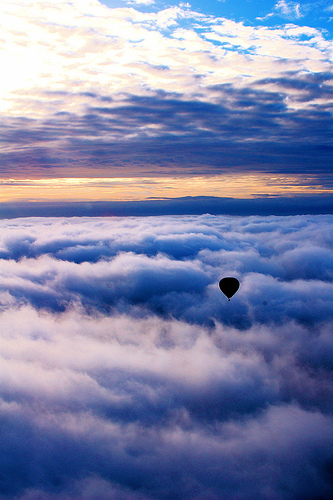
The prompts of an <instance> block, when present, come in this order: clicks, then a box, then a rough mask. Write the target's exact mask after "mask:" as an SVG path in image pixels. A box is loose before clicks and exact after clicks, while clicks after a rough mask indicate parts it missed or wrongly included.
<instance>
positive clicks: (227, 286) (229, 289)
mask: <svg viewBox="0 0 333 500" xmlns="http://www.w3.org/2000/svg"><path fill="white" fill-rule="evenodd" d="M219 287H220V290H221V292H223V293H224V295H225V296H226V297H228V300H230V298H231V297H232V296H233V295H235V293H236V292H237V290H238V288H239V281H238V279H237V278H232V277H231V276H228V277H226V278H222V279H221V280H220V282H219Z"/></svg>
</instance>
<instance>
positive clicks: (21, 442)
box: [0, 215, 333, 500]
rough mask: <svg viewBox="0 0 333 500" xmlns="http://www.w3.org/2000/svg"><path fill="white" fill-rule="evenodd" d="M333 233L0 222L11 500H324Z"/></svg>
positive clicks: (173, 221) (299, 223) (239, 222)
mask: <svg viewBox="0 0 333 500" xmlns="http://www.w3.org/2000/svg"><path fill="white" fill-rule="evenodd" d="M331 219H332V217H331V216H296V217H222V216H219V217H214V216H210V215H204V216H200V217H195V216H187V217H148V218H138V217H131V218H96V219H89V218H53V219H43V218H40V219H38V218H35V219H34V218H31V219H28V218H27V219H16V220H15V219H13V220H3V221H2V222H1V257H2V258H1V260H0V263H1V268H0V272H1V296H0V297H1V299H0V303H1V317H0V322H1V330H2V334H1V336H2V339H1V363H0V366H1V372H2V373H1V380H2V383H1V404H0V415H1V443H2V453H3V456H2V459H1V460H2V471H3V475H2V478H1V493H0V497H1V498H3V499H13V500H14V499H15V500H17V499H20V500H31V499H40V500H72V499H74V498H82V499H87V500H92V499H94V498H96V497H98V498H102V499H104V498H105V499H109V498H110V499H112V498H117V499H126V500H127V499H130V500H132V499H133V500H148V499H157V498H158V499H171V498H172V499H173V498H182V499H193V498H197V499H206V498H212V499H213V498H214V499H215V498H216V499H217V498H226V499H230V500H231V499H233V498H235V497H236V496H237V497H239V498H243V499H244V500H246V499H249V500H250V499H252V498H253V497H255V498H258V499H263V500H264V499H267V498H275V497H276V498H280V499H283V500H284V499H288V498H314V497H315V496H320V497H321V498H323V499H325V500H326V499H327V500H328V499H329V498H330V497H331V493H332V488H333V483H332V463H333V455H332V449H333V446H332V445H333V419H332V413H333V407H332V401H333V397H332V396H333V394H332V384H331V376H332V368H333V364H332V359H333V358H332V355H333V341H332V325H333V317H332V311H333V307H332V297H333V293H332V291H333V288H332V287H333V268H332V259H331V255H332V220H331ZM230 274H231V275H235V276H237V277H238V278H239V279H240V281H241V287H240V290H239V291H238V293H237V294H236V295H235V296H234V297H233V298H232V300H231V301H230V302H228V301H227V300H226V298H225V297H224V296H223V295H222V294H221V292H220V291H219V289H218V286H217V284H218V280H219V279H220V278H221V277H222V276H224V275H230Z"/></svg>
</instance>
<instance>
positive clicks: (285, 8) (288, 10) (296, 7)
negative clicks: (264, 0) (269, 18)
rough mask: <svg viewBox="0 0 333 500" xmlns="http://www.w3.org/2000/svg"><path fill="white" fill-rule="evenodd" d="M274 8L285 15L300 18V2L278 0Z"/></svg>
mask: <svg viewBox="0 0 333 500" xmlns="http://www.w3.org/2000/svg"><path fill="white" fill-rule="evenodd" d="M274 9H275V10H277V11H278V12H279V13H280V14H282V15H283V16H286V17H296V18H300V17H301V16H302V14H301V5H300V3H296V2H286V1H285V0H279V1H278V2H277V4H276V5H275V6H274Z"/></svg>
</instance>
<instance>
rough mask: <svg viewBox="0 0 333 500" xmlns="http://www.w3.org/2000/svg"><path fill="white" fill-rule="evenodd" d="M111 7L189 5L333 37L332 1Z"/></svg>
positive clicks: (146, 6)
mask: <svg viewBox="0 0 333 500" xmlns="http://www.w3.org/2000/svg"><path fill="white" fill-rule="evenodd" d="M101 3H103V4H105V5H107V6H108V7H111V8H112V7H123V6H124V5H127V6H131V7H135V8H136V9H138V10H142V11H154V10H155V11H156V10H161V9H163V8H167V7H169V6H179V5H187V6H188V7H187V8H189V9H192V10H195V11H197V12H202V13H204V14H211V15H212V16H215V17H218V16H220V17H227V18H228V19H232V20H234V21H236V22H244V23H245V24H251V25H261V26H271V27H272V26H276V25H281V24H284V23H286V22H292V23H293V24H296V25H299V26H302V25H306V26H312V27H315V28H321V29H322V30H325V31H327V34H330V35H332V29H333V28H332V22H333V3H332V2H331V1H330V0H317V1H313V2H311V1H309V0H300V1H299V2H294V1H288V0H276V1H271V0H207V1H203V0H194V1H191V2H177V1H176V2H175V1H170V2H165V1H160V0H155V1H152V0H146V1H145V0H142V1H140V0H132V1H126V0H117V1H113V0H103V1H102V2H101Z"/></svg>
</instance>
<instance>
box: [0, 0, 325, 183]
mask: <svg viewBox="0 0 333 500" xmlns="http://www.w3.org/2000/svg"><path fill="white" fill-rule="evenodd" d="M290 5H291V4H289V3H284V4H283V6H284V7H283V8H284V9H291V7H290ZM1 8H2V10H3V13H2V14H3V19H4V23H3V24H4V29H5V35H4V36H5V37H6V40H7V45H6V52H3V58H4V59H3V63H2V66H3V68H6V71H4V78H3V79H2V81H1V88H0V91H1V93H2V96H3V101H2V102H3V106H4V108H3V120H2V125H3V126H2V127H1V131H2V132H1V133H2V140H3V141H4V148H3V152H2V156H1V176H2V177H3V178H8V177H9V176H13V175H15V176H16V177H20V176H22V175H23V176H25V177H26V178H28V177H36V176H37V177H43V176H45V175H46V176H51V175H52V176H53V177H62V176H65V177H66V176H67V177H68V176H69V177H75V176H81V177H82V176H91V175H92V174H93V175H95V174H96V175H99V176H102V175H105V173H106V172H107V173H108V175H110V176H114V175H116V176H125V175H127V176H129V175H138V174H140V175H142V172H145V174H146V175H151V174H152V173H155V174H156V173H157V174H158V175H167V174H170V170H173V171H177V172H178V171H180V172H182V173H183V169H184V165H188V166H189V167H188V168H190V169H192V172H193V171H194V172H195V173H196V174H202V175H206V174H207V169H210V170H211V169H213V170H216V169H221V168H222V169H223V168H224V169H226V170H228V169H230V168H232V169H235V170H237V171H242V170H244V169H248V168H251V169H252V170H254V171H262V170H263V169H265V168H266V166H267V165H270V166H271V168H272V169H274V168H275V169H276V170H277V171H279V170H282V171H284V168H289V169H290V171H291V172H293V173H295V172H296V171H299V170H302V171H305V172H306V171H307V169H311V171H313V170H314V169H315V171H318V172H319V170H320V168H319V167H317V165H320V167H321V170H320V171H321V172H322V171H323V170H325V171H326V170H330V165H331V157H330V156H329V155H328V153H327V149H325V147H327V146H328V145H329V143H328V141H329V139H328V136H329V132H330V129H331V113H330V111H331V97H332V96H331V84H330V81H331V78H330V59H331V55H330V54H331V43H330V42H329V40H327V39H326V38H325V36H324V34H323V33H322V32H321V31H320V30H318V29H315V28H313V27H307V26H296V25H293V24H287V25H286V26H279V27H274V28H273V27H271V28H268V27H262V26H261V27H257V26H246V25H244V23H241V22H238V23H237V22H234V21H231V20H229V19H226V18H217V17H213V16H205V15H203V14H200V13H198V12H195V11H193V10H191V9H189V8H187V7H186V8H182V7H181V6H177V7H171V8H167V9H164V10H159V11H156V12H145V13H143V12H139V11H137V10H135V9H134V8H114V9H109V8H107V7H106V6H103V5H101V4H100V3H98V2H97V1H91V2H67V1H65V0H63V1H61V2H57V5H54V3H52V2H35V3H34V5H31V4H29V2H25V1H23V0H22V1H21V0H20V2H17V3H15V4H9V3H8V2H3V3H2V4H1ZM295 8H296V7H295ZM64 19H65V20H66V22H64ZM18 29H19V30H20V31H19V33H18ZM22 74H23V75H24V77H23V78H22ZM268 75H269V76H268ZM286 166H287V167H286ZM210 167H211V168H210Z"/></svg>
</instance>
